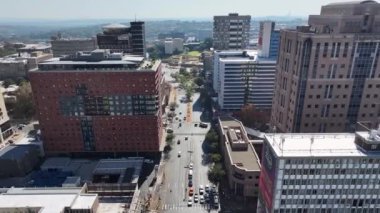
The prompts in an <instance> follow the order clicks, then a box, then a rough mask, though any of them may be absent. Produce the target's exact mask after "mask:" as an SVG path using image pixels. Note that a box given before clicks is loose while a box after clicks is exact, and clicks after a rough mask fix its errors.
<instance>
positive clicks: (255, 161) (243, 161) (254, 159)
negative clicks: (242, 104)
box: [219, 117, 260, 171]
mask: <svg viewBox="0 0 380 213" xmlns="http://www.w3.org/2000/svg"><path fill="white" fill-rule="evenodd" d="M219 123H220V125H221V127H222V130H223V135H224V137H226V140H225V143H226V147H227V150H228V155H229V157H230V159H231V162H232V163H233V164H234V165H235V166H237V167H240V168H242V169H246V170H254V171H256V170H260V163H259V158H258V155H257V154H256V151H255V150H254V148H253V146H252V144H251V143H250V142H249V140H248V137H247V133H246V132H245V130H244V127H243V125H242V124H241V122H240V121H238V120H236V119H233V118H231V117H220V118H219ZM235 147H236V148H235Z"/></svg>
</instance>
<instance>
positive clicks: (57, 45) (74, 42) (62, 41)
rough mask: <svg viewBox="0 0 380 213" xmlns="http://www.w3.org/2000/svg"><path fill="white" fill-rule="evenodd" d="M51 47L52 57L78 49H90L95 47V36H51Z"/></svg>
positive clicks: (71, 53)
mask: <svg viewBox="0 0 380 213" xmlns="http://www.w3.org/2000/svg"><path fill="white" fill-rule="evenodd" d="M50 42H51V49H52V50H53V55H54V57H59V56H63V55H73V54H75V53H77V52H78V51H92V50H95V49H96V48H97V44H96V38H61V36H60V35H58V36H57V37H52V40H51V41H50Z"/></svg>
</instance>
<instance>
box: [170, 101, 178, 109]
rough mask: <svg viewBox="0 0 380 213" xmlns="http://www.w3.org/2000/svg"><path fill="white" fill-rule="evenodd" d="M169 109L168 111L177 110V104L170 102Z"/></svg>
mask: <svg viewBox="0 0 380 213" xmlns="http://www.w3.org/2000/svg"><path fill="white" fill-rule="evenodd" d="M169 107H170V109H174V108H177V107H178V104H177V103H176V102H171V103H170V104H169Z"/></svg>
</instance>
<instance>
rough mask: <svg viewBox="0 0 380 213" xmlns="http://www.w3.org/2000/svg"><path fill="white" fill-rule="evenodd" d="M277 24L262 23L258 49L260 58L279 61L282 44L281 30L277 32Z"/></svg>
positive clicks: (270, 22)
mask: <svg viewBox="0 0 380 213" xmlns="http://www.w3.org/2000/svg"><path fill="white" fill-rule="evenodd" d="M275 25H276V23H275V22H272V21H263V22H260V31H259V41H258V47H259V50H260V56H262V57H269V58H275V59H277V55H278V47H279V44H280V30H275Z"/></svg>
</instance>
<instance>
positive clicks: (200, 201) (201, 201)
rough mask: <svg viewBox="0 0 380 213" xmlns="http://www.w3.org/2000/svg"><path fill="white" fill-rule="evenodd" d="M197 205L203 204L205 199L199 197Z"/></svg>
mask: <svg viewBox="0 0 380 213" xmlns="http://www.w3.org/2000/svg"><path fill="white" fill-rule="evenodd" d="M199 203H200V204H204V203H205V198H204V196H203V195H201V196H200V197H199Z"/></svg>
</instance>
